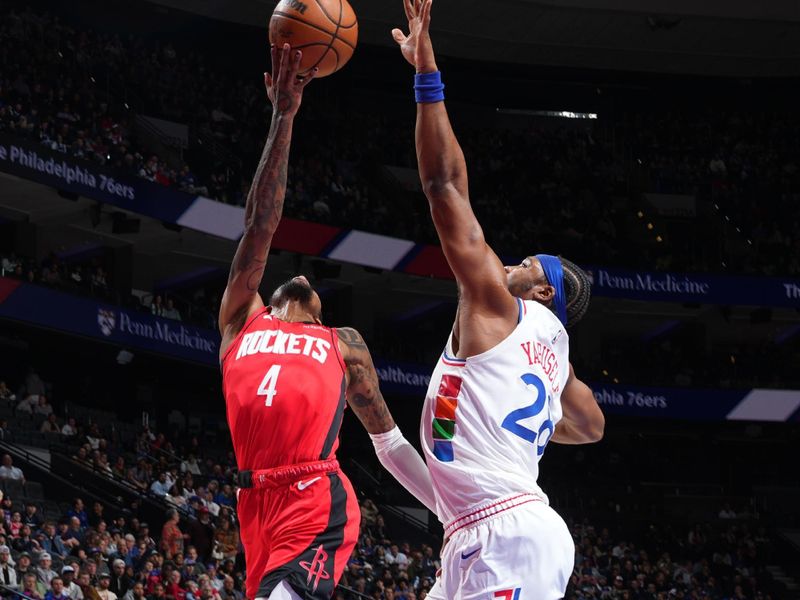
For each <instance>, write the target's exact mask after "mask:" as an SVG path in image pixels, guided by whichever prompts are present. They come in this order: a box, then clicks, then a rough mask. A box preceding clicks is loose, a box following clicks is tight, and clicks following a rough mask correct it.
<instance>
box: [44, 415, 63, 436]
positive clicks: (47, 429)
mask: <svg viewBox="0 0 800 600" xmlns="http://www.w3.org/2000/svg"><path fill="white" fill-rule="evenodd" d="M39 432H40V433H61V428H60V427H59V426H58V421H57V420H56V416H55V414H53V413H50V414H49V415H48V416H47V419H45V420H44V421H42V426H41V427H40V428H39Z"/></svg>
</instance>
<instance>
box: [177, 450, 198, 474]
mask: <svg viewBox="0 0 800 600" xmlns="http://www.w3.org/2000/svg"><path fill="white" fill-rule="evenodd" d="M181 473H191V474H192V475H200V474H201V473H202V472H201V471H200V463H198V462H197V457H196V456H195V455H194V454H191V453H190V454H189V456H188V457H187V458H186V460H183V461H181Z"/></svg>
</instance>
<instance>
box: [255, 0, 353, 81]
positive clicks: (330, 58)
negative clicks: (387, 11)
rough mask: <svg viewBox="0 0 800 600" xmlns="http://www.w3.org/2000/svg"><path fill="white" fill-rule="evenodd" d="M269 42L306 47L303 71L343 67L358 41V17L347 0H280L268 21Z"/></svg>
mask: <svg viewBox="0 0 800 600" xmlns="http://www.w3.org/2000/svg"><path fill="white" fill-rule="evenodd" d="M269 42H270V44H275V45H276V46H278V47H279V48H281V47H283V45H284V44H286V43H288V44H290V45H291V46H292V49H293V50H295V49H296V50H302V51H303V60H302V62H301V63H300V68H301V70H302V73H301V74H305V73H308V72H309V71H310V70H311V69H313V68H314V67H319V73H317V77H324V76H326V75H330V74H331V73H335V72H336V71H338V70H339V69H341V68H342V67H343V66H344V65H345V63H346V62H347V61H348V60H350V57H351V56H353V51H354V50H355V49H356V43H357V42H358V20H357V19H356V13H355V12H353V9H352V7H351V6H350V4H348V2H347V0H281V1H280V2H279V3H278V6H276V7H275V11H274V12H273V13H272V18H271V19H270V21H269Z"/></svg>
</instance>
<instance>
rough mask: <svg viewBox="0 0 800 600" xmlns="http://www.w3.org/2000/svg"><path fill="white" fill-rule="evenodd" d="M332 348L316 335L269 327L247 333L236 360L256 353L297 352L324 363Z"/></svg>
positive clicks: (327, 342)
mask: <svg viewBox="0 0 800 600" xmlns="http://www.w3.org/2000/svg"><path fill="white" fill-rule="evenodd" d="M330 350H331V343H330V342H329V341H327V340H323V339H320V338H318V337H316V336H313V335H308V334H305V333H287V332H285V331H281V330H279V329H267V330H262V331H253V332H252V333H246V334H245V335H244V336H243V337H242V341H241V343H240V344H239V350H238V351H237V352H236V360H239V359H240V358H243V357H245V356H252V355H254V354H297V355H302V356H308V357H309V358H313V359H314V360H316V361H318V362H319V363H320V364H323V365H324V364H325V361H326V360H327V359H328V353H329V352H330Z"/></svg>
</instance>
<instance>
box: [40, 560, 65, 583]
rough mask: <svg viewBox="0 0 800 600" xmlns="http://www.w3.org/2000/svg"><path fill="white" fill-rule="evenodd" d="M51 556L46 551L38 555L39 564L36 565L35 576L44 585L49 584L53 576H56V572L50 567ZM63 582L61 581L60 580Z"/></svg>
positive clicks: (51, 562)
mask: <svg viewBox="0 0 800 600" xmlns="http://www.w3.org/2000/svg"><path fill="white" fill-rule="evenodd" d="M52 564H53V558H52V557H51V556H50V554H48V553H47V552H42V553H41V554H40V555H39V566H38V567H36V578H37V579H38V580H39V581H41V582H42V583H43V584H45V585H46V586H49V585H50V582H51V581H52V580H53V577H58V573H56V572H55V571H53V569H52V568H51V566H52ZM62 583H63V582H62Z"/></svg>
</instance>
